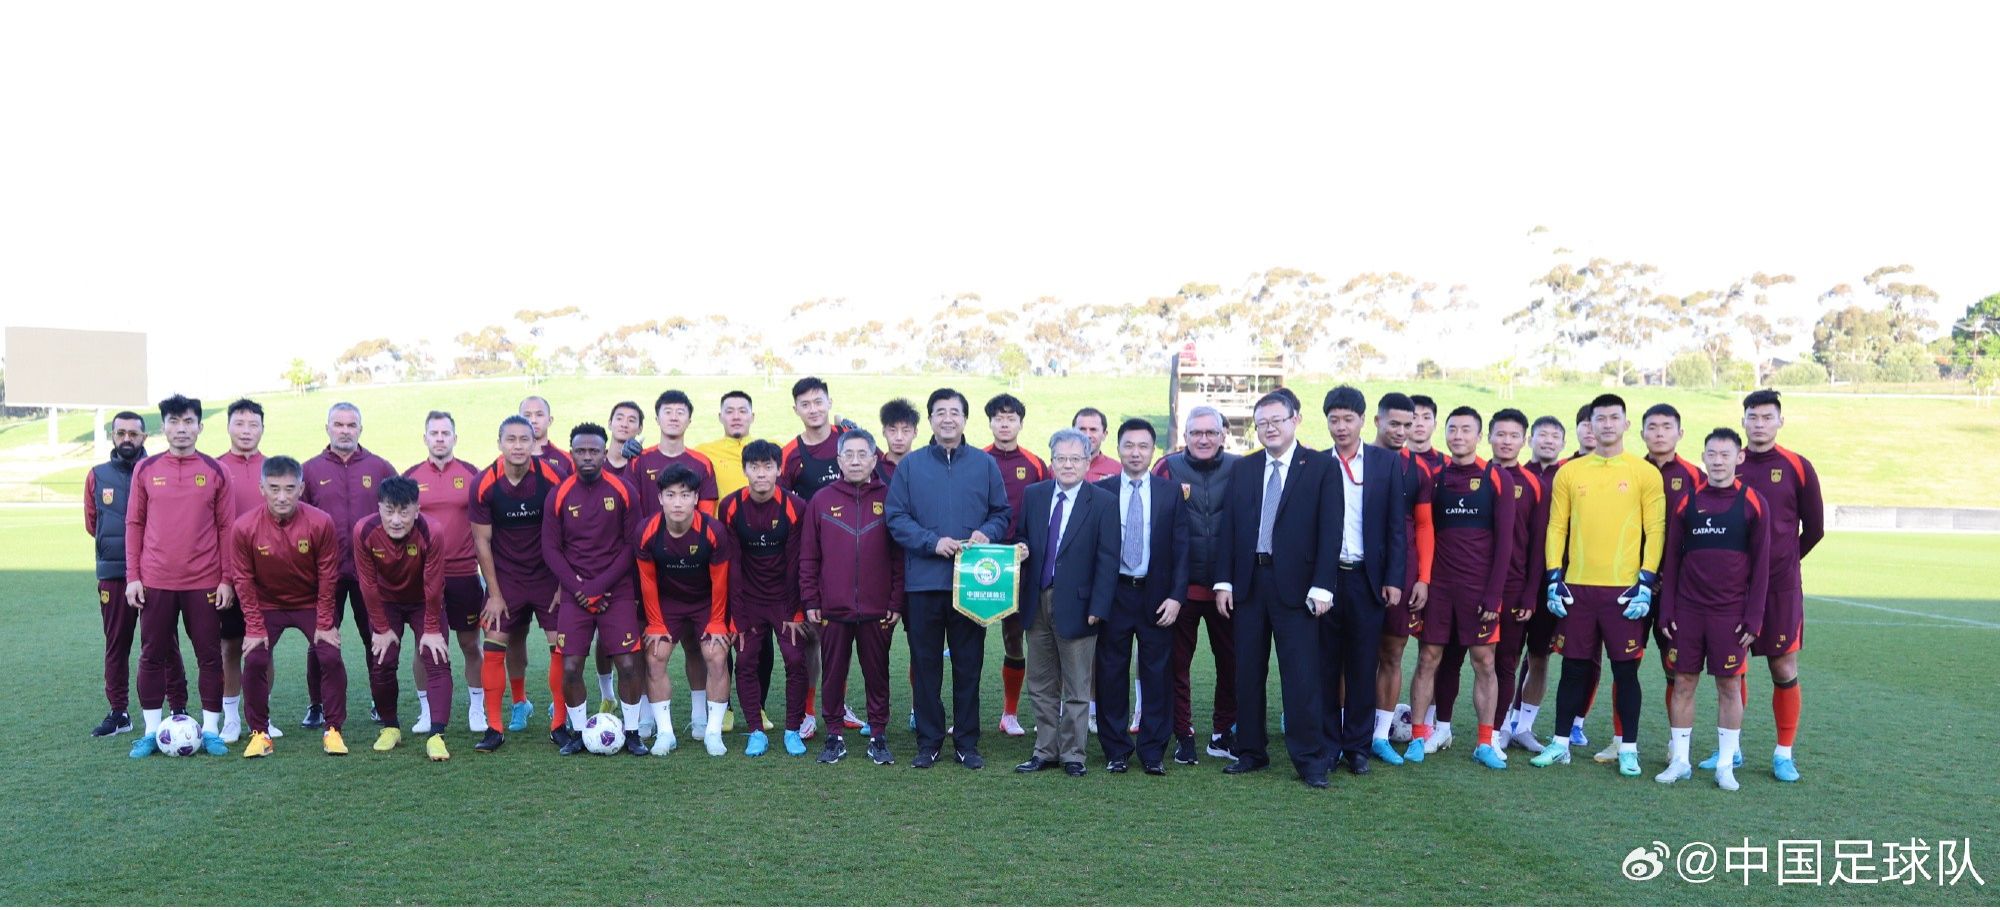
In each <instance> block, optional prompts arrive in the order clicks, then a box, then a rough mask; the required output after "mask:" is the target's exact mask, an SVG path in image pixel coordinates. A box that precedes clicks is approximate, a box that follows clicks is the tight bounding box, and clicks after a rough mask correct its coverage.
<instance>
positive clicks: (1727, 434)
mask: <svg viewBox="0 0 2000 910" xmlns="http://www.w3.org/2000/svg"><path fill="white" fill-rule="evenodd" d="M1718 439H1727V440H1729V441H1730V442H1731V443H1734V444H1735V445H1736V447H1737V448H1739V449H1740V448H1743V437H1741V436H1738V435H1736V431H1735V430H1732V429H1730V428H1728V427H1716V428H1715V429H1713V430H1710V431H1708V436H1707V437H1706V438H1704V439H1703V440H1702V441H1701V444H1702V445H1703V446H1704V447H1706V446H1707V445H1708V444H1709V443H1711V442H1714V441H1716V440H1718Z"/></svg>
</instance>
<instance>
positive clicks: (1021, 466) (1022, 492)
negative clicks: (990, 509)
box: [986, 445, 1166, 540]
mask: <svg viewBox="0 0 2000 910" xmlns="http://www.w3.org/2000/svg"><path fill="white" fill-rule="evenodd" d="M986 454H988V455H991V456H993V460H994V461H996V462H999V463H1000V485H1001V486H1003V487H1006V488H1007V510H1008V514H1009V515H1011V516H1013V520H1012V522H1011V526H1010V527H1008V528H1007V539H1009V540H1012V539H1014V538H1017V537H1019V536H1021V516H1022V515H1024V514H1026V512H1025V511H1024V510H1023V509H1022V507H1021V503H1022V497H1024V496H1026V495H1027V493H1028V485H1029V484H1037V483H1041V482H1042V481H1044V480H1047V479H1049V477H1050V476H1051V475H1050V474H1049V466H1048V465H1047V464H1046V463H1044V462H1043V461H1042V460H1041V459H1040V458H1037V457H1035V453H1033V452H1030V451H1028V449H1027V447H1026V446H1019V445H1017V446H1015V447H1014V449H1013V451H1011V452H1006V451H1001V450H1000V449H997V448H994V447H993V446H987V447H986ZM1160 476H1162V477H1165V476H1166V475H1165V474H1162V475H1160Z"/></svg>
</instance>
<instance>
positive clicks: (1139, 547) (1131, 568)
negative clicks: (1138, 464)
mask: <svg viewBox="0 0 2000 910" xmlns="http://www.w3.org/2000/svg"><path fill="white" fill-rule="evenodd" d="M1142 482H1143V481H1138V480H1135V481H1132V501H1131V503H1130V504H1128V505H1127V506H1126V507H1125V539H1124V543H1123V545H1122V549H1121V550H1120V552H1119V554H1118V560H1119V562H1122V563H1124V564H1125V574H1127V575H1137V574H1139V561H1140V560H1141V559H1144V558H1145V555H1146V548H1145V542H1146V524H1145V521H1146V509H1145V503H1143V502H1140V501H1139V484H1140V483H1142Z"/></svg>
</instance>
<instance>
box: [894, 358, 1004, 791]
mask: <svg viewBox="0 0 2000 910" xmlns="http://www.w3.org/2000/svg"><path fill="white" fill-rule="evenodd" d="M925 408H926V409H927V410H928V411H929V414H930V423H931V440H932V441H931V444H930V445H927V446H924V447H923V448H921V449H918V450H916V451H914V452H911V453H910V456H909V457H908V458H905V459H903V463H902V464H901V465H900V466H898V467H897V469H896V474H895V477H894V478H893V479H891V481H890V483H889V499H888V502H887V503H886V505H885V508H886V511H887V512H888V519H889V533H890V534H891V535H892V536H893V537H895V540H896V543H897V544H898V545H899V546H901V547H902V548H903V553H904V559H905V569H906V571H905V573H904V588H905V591H906V594H907V597H908V600H909V606H908V610H909V612H908V623H907V626H906V629H907V631H906V633H905V634H907V635H908V636H909V647H910V683H911V687H912V688H913V689H914V692H913V693H912V698H911V701H912V702H913V703H914V704H915V705H916V709H917V754H916V757H915V759H913V760H912V761H911V762H910V766H911V767H913V768H929V767H931V766H932V765H934V764H936V763H937V757H938V752H939V750H940V749H942V748H943V744H944V736H945V730H944V704H943V702H942V701H941V700H940V699H939V697H938V688H939V686H941V685H942V684H943V681H944V649H945V645H946V644H947V639H948V640H949V644H950V646H951V665H952V666H951V670H952V672H951V677H952V685H951V690H952V691H951V695H952V718H953V733H952V737H953V746H954V755H955V757H956V758H957V760H958V762H959V763H960V764H962V765H964V766H965V767H966V768H967V769H968V770H974V771H976V770H978V769H980V768H984V767H986V760H985V759H984V758H983V757H981V756H980V754H979V682H980V673H981V670H982V669H983V667H982V665H983V664H984V662H985V658H986V627H984V626H981V625H980V624H978V623H977V622H974V621H973V620H972V619H970V618H968V617H966V616H964V615H961V614H960V613H959V612H958V611H956V610H954V609H952V606H951V587H952V576H953V560H954V558H956V557H957V556H958V551H959V550H960V549H962V548H963V547H964V546H965V545H966V544H969V543H970V544H988V543H992V542H994V541H996V540H1001V539H1004V538H1005V537H1006V536H1007V529H1008V525H1009V513H1008V509H1007V488H1006V487H1005V486H1004V485H1003V484H1002V483H1001V482H1000V465H999V464H998V463H997V462H995V461H994V460H993V456H991V455H988V454H986V453H985V452H983V451H981V450H980V449H978V448H977V447H974V446H969V445H966V444H965V419H966V413H967V411H968V410H969V407H968V405H967V403H966V399H965V396H964V395H962V394H959V393H958V392H957V391H955V390H953V389H938V390H937V391H935V392H932V393H931V395H930V399H929V400H928V401H926V402H925Z"/></svg>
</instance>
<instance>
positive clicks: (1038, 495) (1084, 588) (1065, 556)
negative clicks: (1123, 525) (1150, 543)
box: [1014, 480, 1118, 638]
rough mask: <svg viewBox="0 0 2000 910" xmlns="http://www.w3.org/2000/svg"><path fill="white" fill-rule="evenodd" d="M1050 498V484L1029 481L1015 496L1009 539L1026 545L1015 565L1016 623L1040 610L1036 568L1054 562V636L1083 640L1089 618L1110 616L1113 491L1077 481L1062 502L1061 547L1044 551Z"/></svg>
mask: <svg viewBox="0 0 2000 910" xmlns="http://www.w3.org/2000/svg"><path fill="white" fill-rule="evenodd" d="M1055 498H1056V482H1055V481H1053V480H1044V481H1042V482H1041V483H1036V484H1030V485H1029V486H1028V490H1027V492H1026V493H1024V494H1022V497H1021V511H1022V512H1024V513H1026V514H1025V516H1024V517H1023V518H1022V520H1021V536H1020V537H1019V538H1017V539H1016V540H1015V541H1014V542H1015V543H1025V544H1027V545H1028V560H1027V562H1025V563H1023V564H1022V566H1021V625H1022V627H1023V628H1025V627H1027V626H1030V625H1033V624H1034V622H1035V614H1037V613H1040V612H1041V609H1042V571H1043V566H1045V565H1047V564H1048V561H1049V560H1050V559H1054V560H1055V561H1056V579H1055V584H1054V585H1052V586H1051V589H1052V590H1054V591H1055V597H1054V598H1053V599H1051V600H1050V604H1051V605H1053V607H1054V608H1055V617H1054V625H1055V629H1056V634H1057V635H1060V636H1062V637H1063V638H1083V637H1086V636H1090V635H1096V634H1097V627H1095V626H1092V625H1091V624H1090V621H1089V617H1092V616H1095V617H1097V621H1098V622H1100V623H1102V622H1104V621H1105V620H1107V619H1110V618H1111V594H1112V590H1113V588H1114V587H1115V586H1116V585H1117V583H1118V521H1117V518H1116V516H1115V513H1116V512H1117V511H1118V494H1116V493H1106V492H1105V491H1104V490H1103V489H1101V488H1099V487H1095V486H1092V485H1091V484H1088V483H1083V484H1078V485H1077V487H1076V496H1075V497H1074V499H1075V501H1074V502H1069V503H1065V504H1064V505H1063V508H1064V509H1065V510H1067V511H1068V512H1069V523H1068V524H1067V525H1066V526H1065V527H1064V529H1063V535H1062V546H1061V547H1060V548H1058V551H1057V552H1055V553H1050V552H1048V534H1049V509H1050V505H1051V503H1054V502H1055Z"/></svg>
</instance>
